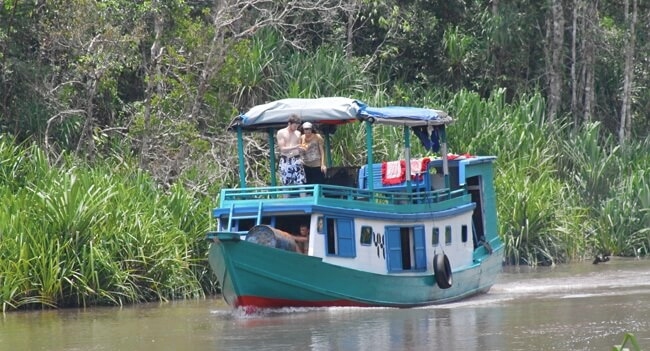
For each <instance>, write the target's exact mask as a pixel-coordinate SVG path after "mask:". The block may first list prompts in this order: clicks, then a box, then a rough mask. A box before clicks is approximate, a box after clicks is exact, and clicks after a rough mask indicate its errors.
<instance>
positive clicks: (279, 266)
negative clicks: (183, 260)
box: [209, 233, 503, 308]
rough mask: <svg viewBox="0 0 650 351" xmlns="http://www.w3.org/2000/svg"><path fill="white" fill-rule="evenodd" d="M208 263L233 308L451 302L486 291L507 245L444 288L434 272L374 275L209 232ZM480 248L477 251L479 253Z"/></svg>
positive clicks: (479, 259) (478, 258) (477, 261)
mask: <svg viewBox="0 0 650 351" xmlns="http://www.w3.org/2000/svg"><path fill="white" fill-rule="evenodd" d="M210 239H211V240H212V243H211V245H210V252H209V262H210V265H211V267H212V269H213V271H214V272H215V273H216V275H217V278H218V279H219V282H220V284H221V289H222V294H223V298H224V300H225V301H226V302H227V303H228V304H230V305H232V306H233V307H255V308H279V307H323V306H365V307H416V306H426V305H432V304H441V303H448V302H452V301H456V300H460V299H463V298H466V297H469V296H472V295H475V294H479V293H484V292H487V291H488V290H489V289H490V287H491V286H492V285H493V284H494V281H495V279H496V277H497V275H498V274H499V272H500V271H501V264H502V256H503V247H502V246H499V247H495V248H493V250H492V253H491V254H490V253H487V252H485V250H483V249H482V248H479V249H477V250H480V251H481V252H483V253H482V254H479V255H477V256H475V259H474V264H472V265H471V266H467V267H462V268H461V269H458V270H453V284H452V286H451V287H450V288H448V289H441V288H440V287H439V286H438V285H437V284H436V279H435V276H434V275H433V274H424V273H423V274H417V273H416V274H375V273H368V272H363V271H359V270H354V269H349V268H345V267H340V266H336V265H332V264H329V263H325V262H323V261H322V259H320V258H318V257H312V256H307V255H302V254H299V253H295V252H291V251H286V250H281V249H276V248H273V247H268V246H263V245H258V244H255V243H251V242H247V241H243V240H239V237H238V236H237V235H233V234H229V233H220V234H213V235H211V236H210ZM477 252H478V251H477Z"/></svg>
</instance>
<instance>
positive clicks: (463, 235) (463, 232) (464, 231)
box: [460, 224, 467, 243]
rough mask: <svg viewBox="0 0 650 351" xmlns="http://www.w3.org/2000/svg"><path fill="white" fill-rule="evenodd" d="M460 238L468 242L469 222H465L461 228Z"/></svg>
mask: <svg viewBox="0 0 650 351" xmlns="http://www.w3.org/2000/svg"><path fill="white" fill-rule="evenodd" d="M460 240H461V241H462V242H464V243H466V242H467V224H463V226H462V227H461V228H460Z"/></svg>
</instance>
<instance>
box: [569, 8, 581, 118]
mask: <svg viewBox="0 0 650 351" xmlns="http://www.w3.org/2000/svg"><path fill="white" fill-rule="evenodd" d="M581 5H582V1H581V0H573V19H572V24H571V115H572V116H573V128H577V127H578V113H579V111H578V77H577V73H576V72H577V66H578V53H577V49H576V46H577V42H578V14H579V13H581V11H579V9H580V8H581Z"/></svg>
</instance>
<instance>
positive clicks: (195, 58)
mask: <svg viewBox="0 0 650 351" xmlns="http://www.w3.org/2000/svg"><path fill="white" fill-rule="evenodd" d="M648 26H650V7H649V4H648V3H646V2H639V1H638V0H626V1H623V2H621V1H589V0H573V1H568V0H547V1H538V2H529V1H507V2H506V1H496V0H492V1H479V0H471V1H459V0H454V1H396V0H380V1H375V0H352V1H337V0H292V1H271V2H267V1H261V0H228V1H209V0H198V1H186V0H171V1H161V0H147V1H127V0H107V1H94V0H72V1H69V0H55V1H19V0H5V1H0V133H2V134H0V203H1V204H2V205H0V206H2V210H0V244H1V245H0V289H1V290H0V301H2V306H3V309H4V310H6V309H15V308H23V307H33V306H43V305H45V306H80V305H88V304H122V303H131V302H138V301H148V300H154V299H173V298H187V297H195V296H202V295H204V294H206V293H208V294H209V293H212V292H214V291H216V289H217V287H216V286H214V285H213V284H214V282H213V280H212V279H211V277H210V274H209V272H208V270H207V267H206V265H205V248H206V244H205V243H204V242H203V240H202V239H203V234H204V232H205V231H206V230H208V229H209V228H210V226H211V223H210V218H209V208H210V206H212V205H213V200H214V197H215V194H217V193H218V189H220V188H221V187H223V186H231V185H234V184H238V173H237V172H236V159H235V157H234V156H233V155H234V154H235V146H234V142H233V136H232V135H228V134H226V133H225V132H224V129H225V128H224V127H225V126H226V125H227V124H228V123H229V121H230V119H231V118H232V117H233V116H234V115H236V113H237V112H238V111H243V110H246V109H247V108H249V107H251V106H253V105H255V104H258V103H263V102H266V101H268V100H271V99H278V98H284V97H320V96H349V97H354V98H358V99H361V100H363V101H366V102H367V103H370V104H374V105H388V104H407V105H417V106H429V107H434V108H440V109H445V110H447V111H449V112H450V113H451V114H452V115H453V116H454V117H455V118H456V119H457V123H456V124H455V125H454V126H453V127H452V128H450V136H451V140H452V144H451V148H452V150H451V151H453V152H458V153H464V152H470V153H474V154H493V155H497V156H498V167H497V172H498V174H497V193H498V201H499V203H498V206H499V207H498V213H499V227H500V232H501V234H502V237H503V239H504V241H505V242H506V245H507V252H506V256H507V259H508V263H527V264H552V263H560V262H567V261H570V260H576V259H582V258H584V257H588V256H590V255H593V254H595V253H604V254H615V255H626V256H638V255H647V254H648V252H650V175H649V173H650V157H649V153H650V151H649V150H650V136H649V133H648V131H649V130H650V108H648V107H649V106H650V93H649V91H648V89H646V87H647V86H648V84H649V83H650V71H648V67H650V65H649V64H648V61H647V60H648V59H647V58H648V57H650V55H649V54H650V38H649V37H648V33H650V30H648V29H649V28H648ZM363 133H364V129H363V128H358V126H356V127H355V126H352V125H351V126H345V127H342V128H340V130H339V131H338V132H337V134H336V135H335V139H334V140H333V144H332V149H333V150H332V155H333V157H334V160H335V163H337V164H361V163H362V162H363V157H364V156H365V155H363V154H361V153H359V152H358V150H362V149H363V148H364V147H363V140H364V135H363ZM377 133H384V134H385V135H384V138H379V139H381V140H384V142H383V143H379V144H378V145H376V150H375V152H376V153H377V155H378V157H379V158H382V157H383V158H386V159H389V158H396V157H399V156H400V155H399V154H398V152H399V151H398V150H396V149H395V147H394V140H395V139H399V137H398V136H395V135H392V134H391V133H393V132H392V131H389V130H378V131H377ZM248 138H249V141H250V143H248V146H247V148H246V150H245V151H246V153H247V156H248V157H247V158H246V162H247V166H248V167H247V168H248V174H247V178H248V181H249V182H250V183H258V184H265V183H266V182H267V179H268V176H269V174H268V172H269V167H268V165H267V164H266V163H265V161H263V159H264V158H263V157H259V156H260V155H264V154H266V153H267V152H268V146H267V145H266V143H265V141H263V140H258V139H255V138H254V137H248ZM414 152H416V153H418V152H423V151H422V150H417V149H416V150H414Z"/></svg>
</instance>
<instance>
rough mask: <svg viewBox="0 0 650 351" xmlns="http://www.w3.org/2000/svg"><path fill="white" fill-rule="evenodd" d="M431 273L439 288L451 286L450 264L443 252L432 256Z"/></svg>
mask: <svg viewBox="0 0 650 351" xmlns="http://www.w3.org/2000/svg"><path fill="white" fill-rule="evenodd" d="M433 274H434V275H435V277H436V283H438V287H439V288H440V289H449V288H451V282H452V280H451V265H450V264H449V259H448V258H447V255H445V254H444V253H443V254H436V255H435V256H433Z"/></svg>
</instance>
